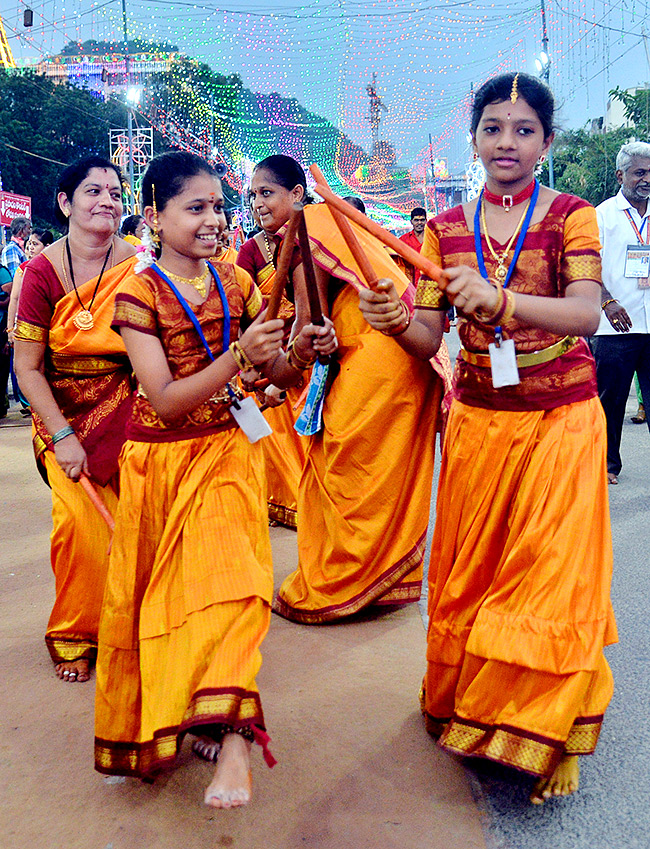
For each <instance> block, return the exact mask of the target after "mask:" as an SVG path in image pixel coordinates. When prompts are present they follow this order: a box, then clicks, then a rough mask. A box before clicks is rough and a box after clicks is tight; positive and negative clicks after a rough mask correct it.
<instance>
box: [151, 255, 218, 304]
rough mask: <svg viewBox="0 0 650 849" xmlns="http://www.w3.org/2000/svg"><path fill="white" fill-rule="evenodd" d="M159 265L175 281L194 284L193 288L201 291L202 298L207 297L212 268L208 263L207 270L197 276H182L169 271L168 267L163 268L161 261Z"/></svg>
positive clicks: (189, 284)
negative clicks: (209, 275)
mask: <svg viewBox="0 0 650 849" xmlns="http://www.w3.org/2000/svg"><path fill="white" fill-rule="evenodd" d="M159 267H160V270H161V271H164V272H165V274H166V275H167V276H168V277H171V279H172V280H173V281H174V283H186V284H187V285H188V286H192V288H193V289H196V291H197V292H198V293H199V295H200V296H201V297H202V298H205V296H206V294H207V291H208V290H207V286H206V280H207V279H208V273H209V272H210V269H209V268H208V266H207V265H206V267H205V271H203V272H202V273H201V274H197V275H196V277H181V276H180V274H174V273H173V272H172V271H169V270H168V269H167V268H163V267H162V265H160V263H159Z"/></svg>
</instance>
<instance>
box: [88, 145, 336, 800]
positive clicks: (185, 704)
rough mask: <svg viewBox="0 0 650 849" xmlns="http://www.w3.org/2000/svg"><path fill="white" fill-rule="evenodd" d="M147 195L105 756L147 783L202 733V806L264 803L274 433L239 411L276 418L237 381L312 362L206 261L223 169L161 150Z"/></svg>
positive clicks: (278, 374) (130, 332)
mask: <svg viewBox="0 0 650 849" xmlns="http://www.w3.org/2000/svg"><path fill="white" fill-rule="evenodd" d="M142 196H143V200H144V203H145V209H144V213H145V217H146V219H147V223H148V224H149V225H150V227H152V228H153V230H154V232H155V233H156V232H157V234H158V236H159V239H160V240H161V251H160V257H159V261H158V262H157V263H156V264H154V265H152V266H151V267H149V268H146V269H143V270H141V271H140V273H133V274H131V275H130V276H129V277H128V279H127V280H126V281H125V282H124V284H123V285H122V287H121V288H120V291H119V292H118V295H117V298H116V307H115V320H114V326H115V327H116V328H117V329H119V331H120V333H121V334H122V337H123V338H124V342H125V345H126V348H127V351H128V353H129V355H130V357H131V361H132V363H133V368H134V371H135V374H136V376H137V379H138V381H139V388H138V393H137V397H136V400H135V403H134V407H133V414H132V417H131V420H130V422H129V425H128V431H127V435H128V439H127V441H126V443H125V446H124V450H123V452H122V456H121V458H120V475H121V481H120V482H121V496H120V502H119V506H118V510H117V515H116V517H115V536H114V543H113V549H112V552H111V557H110V565H109V573H108V578H107V582H106V593H105V598H104V609H103V611H102V619H101V625H100V632H99V654H98V659H97V697H96V711H95V734H96V738H95V765H96V768H97V770H99V771H100V772H104V773H108V774H118V775H130V776H139V777H143V778H150V777H153V776H155V775H156V773H158V772H159V771H160V770H162V769H164V768H166V767H169V766H171V765H172V764H173V762H174V760H175V758H176V755H177V753H178V750H179V748H180V745H181V742H182V740H183V737H184V736H185V734H187V733H188V732H190V733H194V734H201V735H203V738H207V739H202V740H200V741H197V742H196V743H195V751H196V752H197V753H198V754H200V755H201V756H203V757H207V758H208V759H210V760H214V759H216V757H217V756H218V760H217V767H216V771H215V775H214V778H213V780H212V782H211V783H210V785H209V786H208V788H207V790H206V793H205V802H206V804H208V805H210V806H213V807H216V808H230V807H239V806H241V805H244V804H246V803H247V802H248V801H249V800H250V797H251V789H252V788H251V776H250V748H251V743H252V742H253V741H256V742H257V743H259V744H260V745H261V746H262V747H263V751H264V753H265V756H266V759H267V763H269V765H270V766H272V765H273V763H274V761H273V759H272V756H271V755H270V753H269V752H268V748H267V744H268V737H267V735H266V729H265V724H264V715H263V712H262V704H261V699H260V694H259V692H258V689H257V685H256V682H255V677H256V674H257V672H258V670H259V667H260V664H261V654H260V644H261V642H262V640H263V638H264V636H265V634H266V631H267V629H268V626H269V620H270V612H271V611H270V601H271V594H272V591H273V575H272V567H271V546H270V540H269V530H268V518H267V512H266V500H265V479H264V464H263V462H262V456H261V445H260V444H258V443H257V441H256V439H255V438H254V437H255V435H254V434H250V433H249V431H248V430H244V429H243V428H244V427H245V423H244V422H241V419H240V420H239V421H240V424H241V427H238V426H237V422H236V420H235V416H236V415H237V412H239V414H240V415H243V413H244V410H245V409H246V406H248V413H247V415H248V416H250V415H251V414H252V412H251V410H253V411H254V412H256V413H257V417H258V418H259V419H261V421H262V424H264V419H263V418H262V416H261V415H260V414H259V411H257V410H256V409H255V405H254V402H253V401H252V399H250V398H248V399H246V401H248V402H249V404H248V405H246V401H244V400H243V399H242V397H241V393H240V394H239V395H238V396H237V394H236V390H235V388H234V387H233V385H232V381H233V379H234V378H235V377H236V376H237V374H238V373H239V371H240V370H241V369H242V368H250V367H252V366H256V367H257V368H259V369H260V370H261V371H262V372H266V373H267V374H268V376H269V379H271V380H273V381H274V382H275V384H276V385H279V386H283V385H290V384H291V383H292V382H295V381H296V380H298V379H299V372H298V370H297V369H296V368H295V367H294V366H292V365H291V361H290V360H288V359H287V358H286V357H285V355H284V354H283V353H282V352H281V344H282V337H283V331H282V321H281V320H278V319H275V320H273V321H268V322H265V321H263V314H262V307H263V299H262V296H261V293H260V291H259V290H258V289H257V287H256V286H255V284H254V283H253V281H252V280H251V278H250V277H249V275H248V274H246V273H245V272H243V271H242V270H241V269H239V268H236V267H235V266H232V265H228V264H225V263H219V264H218V266H212V265H209V264H207V263H206V259H208V258H209V257H210V256H213V255H214V252H215V249H216V241H217V236H218V234H219V232H220V231H221V230H223V228H224V227H225V216H224V214H223V192H222V188H221V184H220V182H219V180H218V179H217V176H216V174H215V172H214V170H213V169H212V167H211V166H210V165H208V164H207V163H206V162H204V161H203V160H201V159H199V158H198V157H196V156H193V155H192V154H189V153H184V152H174V153H167V154H163V155H161V156H159V157H156V158H155V159H153V160H152V161H151V163H150V164H149V166H148V168H147V172H146V173H145V176H144V179H143V185H142ZM154 200H155V206H154ZM240 330H241V331H242V332H241V335H240ZM314 337H316V338H314ZM324 340H326V341H324ZM333 342H334V334H333V332H332V329H331V326H330V327H329V328H314V327H312V326H308V327H307V328H305V330H304V332H303V333H302V334H301V336H300V339H299V340H298V343H297V345H298V346H299V348H300V354H301V356H302V357H303V358H304V357H308V358H313V357H315V355H316V354H315V350H318V345H319V344H321V343H322V344H324V345H326V346H329V349H331V348H332V347H333ZM253 423H255V416H253ZM253 443H254V444H253Z"/></svg>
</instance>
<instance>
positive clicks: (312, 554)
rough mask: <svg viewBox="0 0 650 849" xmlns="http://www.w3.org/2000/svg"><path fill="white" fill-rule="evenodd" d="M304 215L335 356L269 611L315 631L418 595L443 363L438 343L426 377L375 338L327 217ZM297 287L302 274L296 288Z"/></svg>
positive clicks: (310, 210) (384, 258)
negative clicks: (290, 563)
mask: <svg viewBox="0 0 650 849" xmlns="http://www.w3.org/2000/svg"><path fill="white" fill-rule="evenodd" d="M305 217H306V220H307V228H308V231H309V238H310V244H311V249H312V256H313V261H314V263H315V266H316V271H317V276H318V280H319V285H320V287H321V302H322V303H323V304H327V305H328V309H329V313H330V317H331V319H332V321H333V322H334V327H335V328H336V334H337V338H338V340H339V349H338V352H337V364H336V368H337V374H336V377H335V378H334V380H333V381H332V383H331V386H330V387H329V391H328V394H327V396H326V399H325V402H324V406H323V412H322V429H321V430H320V431H319V432H318V433H315V434H314V435H311V436H307V437H303V438H304V439H305V441H306V443H307V445H306V453H307V457H306V463H305V467H304V469H303V473H302V477H301V479H300V487H299V494H298V514H299V516H300V520H299V522H298V558H299V560H298V568H297V570H296V571H295V572H293V573H292V574H291V575H289V576H288V577H287V578H286V580H285V581H284V582H283V584H282V586H281V587H280V590H279V593H278V595H277V598H276V599H275V602H274V610H275V611H276V612H277V613H279V614H280V615H281V616H284V617H286V618H288V619H292V620H294V621H296V622H302V623H305V624H319V623H323V622H331V621H334V620H338V619H341V618H344V617H346V616H349V615H351V614H353V613H356V612H358V611H359V610H361V609H362V608H364V607H367V606H368V605H371V604H386V605H390V604H403V603H407V602H413V601H417V600H418V599H419V598H420V590H421V581H422V565H423V558H424V541H425V537H426V531H427V525H428V521H429V504H430V500H431V479H432V475H433V460H434V449H435V436H436V426H437V423H438V421H439V413H440V406H441V401H442V396H443V394H444V392H443V383H444V378H445V366H444V358H445V356H446V360H447V363H448V361H449V358H448V355H447V354H446V348H444V346H443V350H442V351H441V352H440V358H439V360H438V361H437V362H435V363H434V364H433V365H434V368H432V367H431V365H430V364H429V363H424V362H419V361H417V360H415V359H413V358H412V357H410V356H409V355H408V354H406V353H405V352H404V351H403V350H402V349H401V348H400V346H399V345H398V344H397V343H396V342H395V341H394V340H392V339H387V338H386V337H385V336H383V335H382V334H381V333H378V332H377V331H376V330H373V329H372V327H370V325H369V324H368V323H367V322H366V321H365V319H364V318H363V316H362V315H361V313H360V312H359V309H358V305H357V303H358V290H359V289H360V288H362V287H363V286H364V285H365V283H364V281H363V277H362V275H361V272H360V270H359V268H358V266H357V264H356V262H355V260H354V258H353V257H352V255H351V254H350V252H349V250H348V248H347V246H346V244H345V242H344V241H343V238H342V237H341V235H340V233H339V231H338V229H337V227H336V225H335V224H334V221H333V219H332V217H331V214H330V212H329V210H328V209H327V208H326V206H325V205H324V204H319V205H315V206H307V207H306V208H305ZM357 235H358V238H359V240H360V241H361V243H362V246H363V247H364V248H365V250H366V252H367V254H368V256H369V259H370V261H371V263H372V265H373V268H374V270H375V271H376V272H377V274H378V275H379V276H380V277H382V276H384V277H390V278H391V279H392V280H393V282H394V284H395V287H396V291H397V292H398V293H399V294H400V295H401V297H402V299H403V301H404V303H405V304H406V307H407V308H408V309H410V308H411V307H412V304H413V295H414V290H413V288H412V287H411V286H410V285H409V283H408V280H407V278H406V276H405V275H404V274H403V273H402V272H401V271H400V270H399V268H398V267H397V265H396V264H395V263H394V261H393V260H392V259H391V258H390V257H389V256H388V254H387V252H386V250H385V249H384V247H383V246H382V245H381V244H380V243H379V242H378V241H377V240H376V239H375V238H374V237H372V236H368V235H367V234H366V233H365V232H363V231H360V230H358V231H357ZM299 279H300V275H299V272H298V271H297V272H296V274H295V285H296V289H298V286H299ZM434 369H435V370H434ZM437 372H438V373H437Z"/></svg>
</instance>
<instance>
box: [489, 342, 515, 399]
mask: <svg viewBox="0 0 650 849" xmlns="http://www.w3.org/2000/svg"><path fill="white" fill-rule="evenodd" d="M488 351H489V352H490V368H491V369H492V386H494V388H495V389H500V388H501V387H502V386H516V385H517V384H518V383H519V370H518V369H517V354H516V353H515V340H514V339H502V340H501V344H500V345H499V346H498V347H497V345H496V343H495V342H490V344H489V345H488Z"/></svg>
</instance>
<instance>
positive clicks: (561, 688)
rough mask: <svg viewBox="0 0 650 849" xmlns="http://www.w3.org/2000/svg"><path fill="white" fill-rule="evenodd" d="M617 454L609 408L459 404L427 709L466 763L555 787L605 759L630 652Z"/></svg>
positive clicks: (433, 594) (441, 515) (437, 561)
mask: <svg viewBox="0 0 650 849" xmlns="http://www.w3.org/2000/svg"><path fill="white" fill-rule="evenodd" d="M605 447H606V434H605V422H604V415H603V411H602V408H601V405H600V402H599V400H598V398H592V399H590V400H587V401H581V402H577V403H574V404H569V405H566V406H562V407H558V408H556V409H554V410H548V411H531V412H506V411H494V410H486V409H481V408H477V407H469V406H466V405H464V404H461V403H458V402H454V404H453V406H452V410H451V414H450V418H449V424H448V429H447V434H446V438H445V449H444V453H443V461H442V467H441V476H440V487H439V491H438V499H437V518H436V527H435V531H434V537H433V544H432V551H431V565H430V573H429V627H428V638H427V644H428V645H427V669H426V675H425V678H424V683H423V688H422V693H421V699H422V709H423V712H424V714H425V718H426V722H427V727H428V729H429V731H430V732H431V733H432V734H434V735H436V736H437V735H440V742H441V744H442V745H443V746H445V747H446V748H448V749H450V750H451V751H453V752H455V753H458V754H462V755H474V756H482V757H486V758H490V759H492V760H495V761H499V762H501V763H503V764H506V765H508V766H512V767H515V768H518V769H520V770H523V771H525V772H528V773H531V774H534V775H540V776H545V775H549V774H551V773H552V771H553V769H554V768H555V766H556V764H557V762H558V761H559V759H560V758H561V757H562V756H563V754H565V753H566V754H588V753H590V752H593V751H594V749H595V746H596V742H597V739H598V735H599V732H600V728H601V725H602V721H603V716H604V713H605V709H606V708H607V705H608V704H609V701H610V699H611V696H612V691H613V680H612V675H611V672H610V669H609V666H608V664H607V661H606V660H605V658H604V655H603V647H604V646H605V645H608V644H610V643H614V642H616V640H617V635H616V625H615V621H614V615H613V612H612V607H611V602H610V583H611V575H612V543H611V531H610V521H609V508H608V493H607V476H606V464H605Z"/></svg>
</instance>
